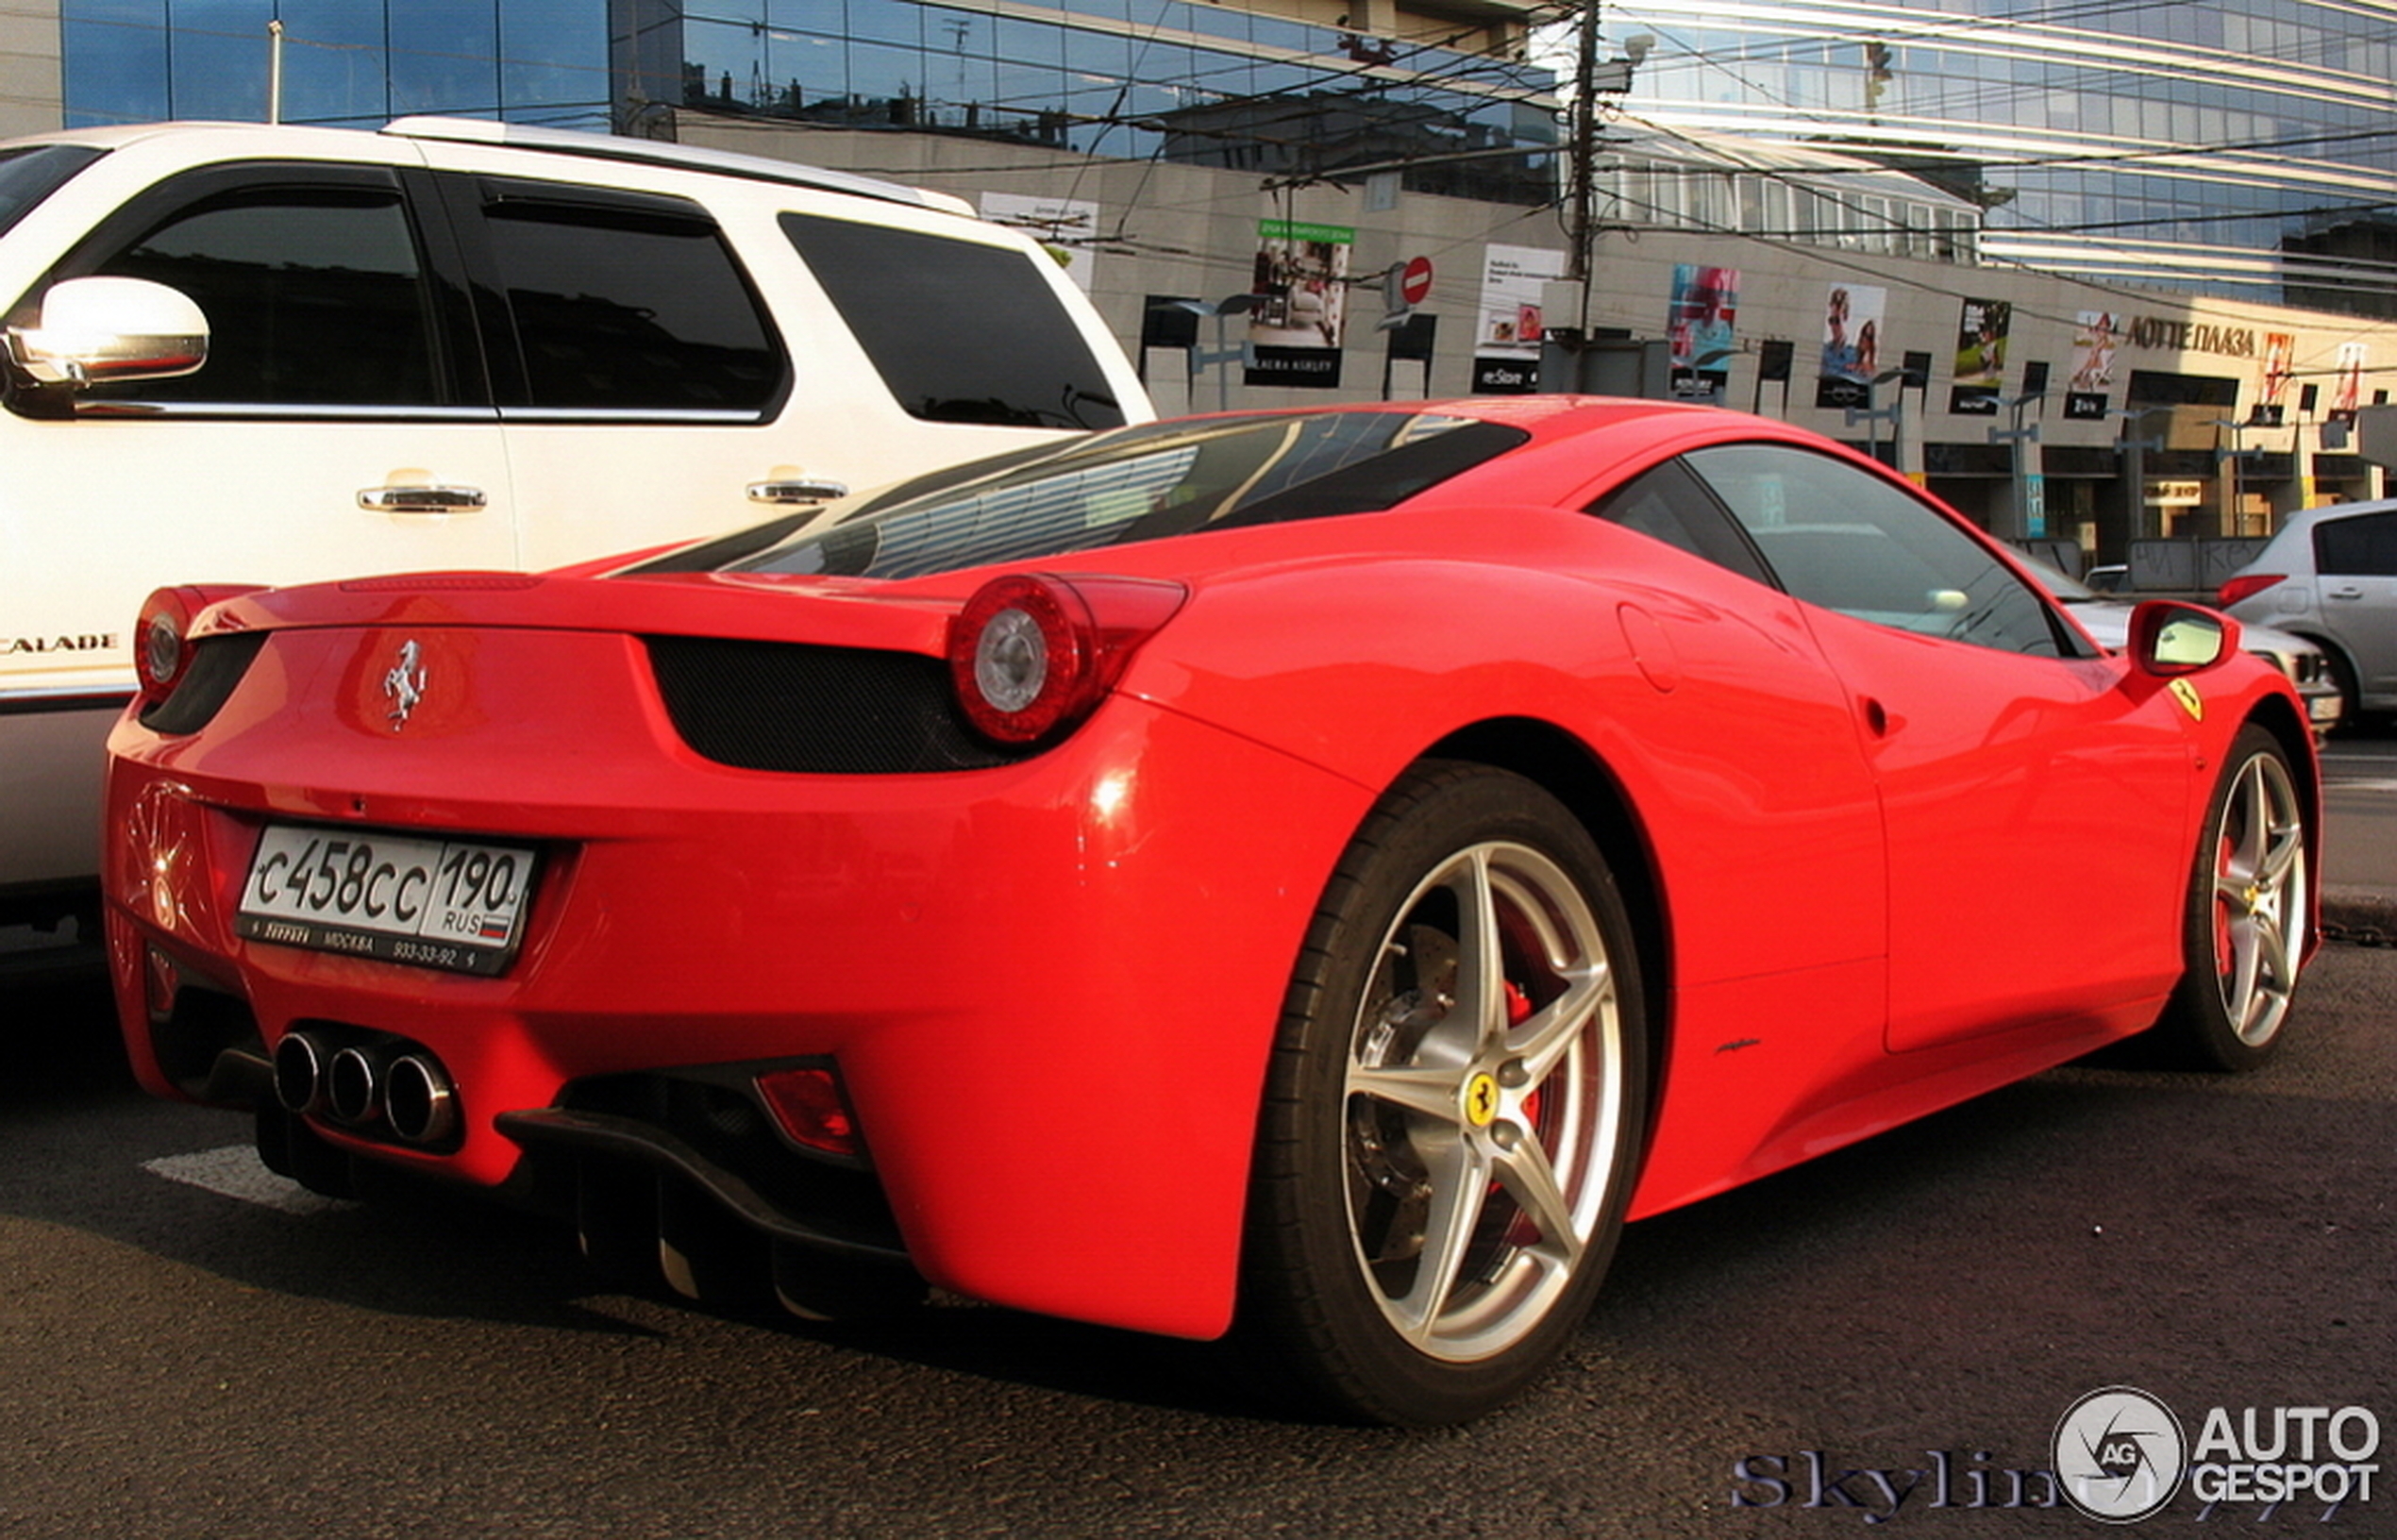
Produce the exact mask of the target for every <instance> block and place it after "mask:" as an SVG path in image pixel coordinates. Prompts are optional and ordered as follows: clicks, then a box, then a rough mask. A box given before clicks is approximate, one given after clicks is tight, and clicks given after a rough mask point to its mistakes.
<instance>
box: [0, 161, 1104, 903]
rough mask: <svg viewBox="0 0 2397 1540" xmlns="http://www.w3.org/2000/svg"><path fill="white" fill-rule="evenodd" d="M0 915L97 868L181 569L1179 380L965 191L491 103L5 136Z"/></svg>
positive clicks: (750, 468)
mask: <svg viewBox="0 0 2397 1540" xmlns="http://www.w3.org/2000/svg"><path fill="white" fill-rule="evenodd" d="M0 303H5V304H6V305H7V306H8V309H7V311H6V314H5V316H4V317H0V321H5V325H6V359H5V360H0V377H5V383H4V384H0V404H5V407H6V410H0V466H5V471H0V927H14V928H21V927H25V926H33V927H38V928H42V929H54V928H56V927H57V925H58V922H59V920H60V919H62V918H66V917H71V916H75V915H76V914H78V913H80V912H82V911H81V907H80V906H82V905H83V904H84V903H86V902H88V900H89V897H90V895H91V891H92V888H91V884H92V879H93V874H94V873H95V871H96V870H97V841H96V835H97V832H98V829H97V823H98V812H97V797H96V792H97V787H98V781H99V774H98V772H99V764H100V743H101V740H102V738H103V737H104V735H105V733H106V729H107V727H108V724H109V721H110V720H111V719H112V717H113V716H114V714H115V712H116V711H118V709H119V708H121V707H122V705H123V704H124V702H125V700H126V698H127V697H128V696H129V695H131V692H132V679H133V668H132V654H131V652H130V650H129V646H128V644H129V643H130V642H131V640H132V636H131V633H132V630H133V617H134V614H135V611H136V610H137V609H138V607H139V606H140V604H141V602H142V597H143V596H144V595H145V594H148V593H149V592H150V591H151V590H152V589H155V588H158V587H160V586H164V585H168V584H174V583H185V582H203V581H219V580H223V581H239V582H256V583H290V582H295V581H301V580H305V579H310V578H327V577H339V576H347V575H352V574H363V573H372V572H389V571H397V570H409V569H413V570H424V569H428V568H431V569H439V568H468V567H483V568H489V567H531V568H538V567H545V566H554V565H558V564H561V563H563V562H567V561H577V560H580V559H584V558H589V557H595V556H599V555H603V554H606V553H610V552H614V551H622V550H627V549H631V548H634V547H639V546H645V545H650V544H661V543H663V542H668V541H675V540H680V539H685V538H689V537H692V536H696V535H701V534H706V533H709V532H711V531H714V530H719V529H727V528H730V527H735V526H739V525H743V524H748V523H754V522H756V521H757V520H759V519H761V518H766V517H770V516H772V513H773V510H774V509H775V508H777V507H782V508H787V509H789V510H791V511H794V513H795V514H796V513H803V512H805V511H808V510H810V509H812V508H813V506H814V505H815V504H816V503H818V502H820V501H822V500H823V499H824V498H826V497H828V496H831V495H837V493H838V491H839V490H840V489H841V488H844V487H863V486H868V485H874V484H877V483H880V482H884V481H889V480H894V479H897V478H898V477H903V476H908V475H913V474H915V473H918V472H922V471H926V470H930V469H933V468H936V467H940V466H945V465H948V464H952V463H954V462H956V461H959V460H966V459H969V458H974V457H979V456H981V455H985V454H989V453H992V452H995V451H997V450H1002V449H1005V448H1009V447H1012V446H1013V445H1014V444H1020V443H1025V442H1028V441H1029V440H1031V439H1036V438H1048V437H1053V436H1054V435H1055V434H1057V433H1058V432H1060V431H1064V430H1071V429H1081V428H1092V427H1110V426H1113V425H1115V424H1118V423H1122V422H1125V421H1127V420H1131V421H1142V420H1146V419H1147V418H1148V416H1149V415H1150V411H1149V408H1148V401H1147V398H1146V397H1145V396H1144V395H1143V394H1142V393H1141V390H1140V386H1139V384H1138V383H1137V381H1136V380H1135V378H1134V377H1133V376H1132V374H1131V369H1130V366H1129V365H1128V364H1127V362H1126V361H1125V360H1124V358H1123V356H1122V354H1121V352H1120V351H1119V350H1118V349H1117V348H1116V346H1115V343H1114V342H1113V341H1112V340H1111V339H1110V338H1109V337H1108V335H1107V333H1106V332H1105V330H1104V328H1103V327H1102V326H1100V325H1099V323H1098V317H1097V315H1096V313H1095V312H1094V311H1093V310H1091V307H1090V305H1089V304H1088V302H1087V301H1086V300H1085V299H1084V298H1083V297H1082V295H1081V293H1079V292H1078V291H1077V290H1075V289H1074V288H1073V287H1072V285H1071V284H1070V283H1068V282H1066V281H1065V279H1064V276H1063V275H1062V274H1061V272H1060V270H1059V269H1058V267H1057V265H1056V264H1055V263H1054V262H1053V261H1051V260H1050V259H1048V257H1047V256H1046V255H1045V254H1044V253H1042V252H1041V251H1040V250H1039V248H1038V247H1036V246H1034V245H1033V244H1032V243H1031V242H1030V241H1028V240H1026V239H1025V238H1024V237H1022V236H1021V235H1019V234H1016V233H1014V232H1012V231H1009V230H1006V229H1002V228H1000V227H998V226H993V225H989V224H985V223H983V222H981V221H980V220H977V219H975V218H973V217H972V214H971V210H970V209H968V207H967V206H966V205H965V204H964V203H963V202H962V201H960V200H958V199H955V198H951V197H947V196H946V195H943V194H937V193H930V192H918V191H915V190H913V189H908V188H903V187H898V186H894V185H890V184H886V183H881V182H876V181H872V180H869V179H866V178H863V177H858V176H846V175H843V174H840V173H833V172H820V171H814V170H812V169H809V168H806V167H801V166H795V165H790V164H786V163H783V162H779V161H773V160H764V159H752V158H749V157H746V156H732V155H724V154H718V153H713V152H708V151H699V150H684V149H681V148H679V147H678V146H674V145H667V144H658V143H654V142H648V141H642V140H626V139H612V138H606V137H602V136H595V135H586V134H569V133H560V132H554V131H543V130H537V129H526V128H522V127H518V126H501V125H498V124H494V123H478V122H466V121H456V120H443V119H405V120H402V121H400V122H397V123H394V124H393V125H391V126H389V127H387V128H385V129H384V130H382V131H381V132H379V133H361V132H357V131H352V130H341V129H310V128H288V127H275V128H270V127H264V126H246V125H215V124H206V125H204V124H165V125H152V126H139V127H126V128H112V129H104V130H91V131H78V132H69V133H60V134H57V135H54V136H49V137H45V138H42V139H33V140H19V141H15V142H8V143H6V144H0Z"/></svg>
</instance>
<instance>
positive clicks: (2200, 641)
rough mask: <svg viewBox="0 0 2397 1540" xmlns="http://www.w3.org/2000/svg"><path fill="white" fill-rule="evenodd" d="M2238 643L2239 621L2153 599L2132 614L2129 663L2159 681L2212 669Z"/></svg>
mask: <svg viewBox="0 0 2397 1540" xmlns="http://www.w3.org/2000/svg"><path fill="white" fill-rule="evenodd" d="M2237 643H2238V621H2235V620H2233V619H2232V618H2231V617H2230V616H2228V615H2222V614H2217V613H2215V612H2214V611H2211V610H2203V609H2200V608H2199V607H2198V606H2196V605H2193V604H2178V603H2175V602H2173V601H2172V600H2170V599H2154V600H2150V601H2149V602H2148V603H2146V604H2142V605H2140V606H2139V607H2138V608H2137V610H2134V611H2131V657H2132V660H2133V661H2136V662H2137V664H2138V667H2139V670H2140V672H2142V673H2145V674H2153V675H2154V676H2156V677H2157V678H2175V677H2177V676H2179V675H2183V674H2194V673H2196V672H2198V671H2199V670H2200V669H2205V668H2212V667H2213V666H2214V665H2215V664H2216V663H2219V662H2221V661H2222V660H2223V659H2225V658H2227V657H2229V656H2230V654H2231V649H2232V648H2233V647H2234V646H2235V645H2236V644H2237Z"/></svg>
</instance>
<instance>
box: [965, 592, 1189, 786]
mask: <svg viewBox="0 0 2397 1540" xmlns="http://www.w3.org/2000/svg"><path fill="white" fill-rule="evenodd" d="M1188 596H1189V591H1188V590H1186V589H1184V588H1183V587H1182V585H1181V584H1179V583H1170V582H1161V581H1158V580H1156V579H1153V578H1070V579H1068V578H1058V577H1052V576H1050V575H1049V574H1047V573H1016V574H1012V575H1010V576H1008V577H1005V578H994V579H993V580H991V581H990V582H987V583H985V584H983V585H982V586H981V589H979V590H977V591H976V593H975V594H974V596H973V597H972V598H970V599H968V600H966V601H965V608H964V610H963V611H959V613H958V616H957V618H956V619H955V620H954V621H952V622H950V623H949V633H948V672H949V682H950V684H951V686H952V688H954V689H955V691H956V692H957V702H958V706H959V708H960V709H961V710H963V711H964V713H965V720H966V722H967V723H968V724H970V725H971V726H972V728H974V730H975V731H976V732H979V733H981V735H982V736H983V737H985V738H987V739H989V740H990V741H991V742H993V743H995V744H1008V745H1019V746H1028V745H1033V744H1038V743H1041V742H1044V741H1046V740H1048V739H1051V738H1054V737H1058V736H1061V735H1063V734H1064V733H1065V732H1066V731H1069V730H1070V729H1071V728H1073V727H1074V725H1075V724H1076V723H1079V722H1080V721H1081V719H1082V718H1083V717H1085V716H1087V715H1089V714H1090V711H1091V709H1092V708H1093V707H1095V706H1097V705H1098V702H1099V699H1100V698H1101V697H1102V696H1104V695H1106V694H1107V692H1108V690H1109V689H1110V688H1112V687H1113V686H1114V684H1115V680H1116V679H1117V678H1119V677H1121V675H1122V673H1123V669H1124V664H1125V662H1126V661H1129V659H1130V658H1131V653H1132V649H1134V648H1135V647H1137V646H1139V645H1140V644H1141V643H1143V642H1145V641H1147V640H1148V637H1149V636H1150V635H1152V634H1153V633H1154V632H1155V631H1156V630H1157V628H1159V627H1161V626H1163V625H1165V622H1166V621H1168V620H1170V619H1172V618H1173V614H1174V611H1177V610H1179V609H1181V608H1182V600H1183V599H1185V598H1187V597H1188Z"/></svg>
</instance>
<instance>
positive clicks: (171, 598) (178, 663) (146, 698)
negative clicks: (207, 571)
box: [133, 584, 257, 711]
mask: <svg viewBox="0 0 2397 1540" xmlns="http://www.w3.org/2000/svg"><path fill="white" fill-rule="evenodd" d="M255 592H257V590H256V588H255V587H254V586H236V585H230V584H227V585H221V586H216V587H199V586H189V585H187V586H185V587H182V588H161V589H159V590H158V591H157V592H156V593H154V594H151V595H150V596H149V597H148V598H147V599H144V600H143V601H142V618H141V619H140V620H139V621H137V622H136V623H135V625H134V628H133V635H134V641H133V671H134V674H135V676H136V678H137V679H138V681H139V682H138V686H137V691H136V694H137V695H138V698H139V704H140V706H141V709H142V711H149V710H151V709H152V708H153V707H156V706H158V705H159V704H160V703H162V702H163V701H164V700H165V699H166V697H167V696H169V695H173V694H174V693H175V687H176V685H177V684H180V683H181V682H182V680H183V671H184V670H185V669H187V668H189V667H190V666H191V663H192V648H191V643H190V637H191V634H192V623H193V621H195V620H197V619H198V618H199V614H200V611H203V610H205V609H207V608H208V607H209V606H210V605H211V604H214V603H216V602H217V601H218V600H219V599H229V598H233V597H236V596H237V595H240V594H251V593H255Z"/></svg>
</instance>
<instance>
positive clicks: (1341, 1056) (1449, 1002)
mask: <svg viewBox="0 0 2397 1540" xmlns="http://www.w3.org/2000/svg"><path fill="white" fill-rule="evenodd" d="M1461 915H1479V916H1480V917H1481V918H1480V920H1479V922H1478V923H1475V924H1470V925H1466V924H1460V923H1459V918H1460V916H1461ZM1476 936H1479V937H1481V938H1483V939H1482V940H1481V942H1480V943H1479V944H1476V942H1475V941H1474V940H1473V938H1474V937H1476ZM1477 953H1480V954H1483V955H1482V956H1480V957H1477V955H1476V954H1477ZM1490 960H1495V961H1496V963H1498V966H1497V967H1496V968H1495V969H1493V968H1490V967H1486V966H1480V965H1478V964H1479V963H1483V962H1485V961H1490ZM1460 1002H1462V1005H1463V1008H1462V1009H1460V1008H1459V1005H1460ZM1647 1054H1648V1044H1647V1030H1646V1018H1645V1013H1644V1011H1643V1002H1642V997H1641V993H1640V979H1639V968H1638V963H1637V960H1636V953H1635V951H1634V940H1633V933H1632V929H1631V922H1630V918H1629V916H1628V914H1627V913H1626V912H1625V908H1624V904H1623V900H1622V897H1621V896H1620V895H1619V893H1618V890H1617V888H1616V884H1615V881H1614V879H1613V877H1612V876H1611V875H1610V873H1609V871H1608V869H1607V864H1606V862H1605V859H1604V858H1603V857H1602V856H1601V854H1600V851H1599V848H1598V846H1597V845H1596V843H1595V842H1594V841H1593V840H1592V839H1591V838H1590V836H1589V833H1588V831H1587V830H1585V829H1584V828H1583V827H1582V826H1581V824H1580V823H1579V822H1578V821H1576V820H1575V819H1574V817H1573V816H1572V814H1571V813H1569V812H1567V811H1566V809H1565V808H1564V806H1563V805H1562V804H1560V803H1559V802H1558V801H1557V800H1556V799H1555V798H1554V797H1552V796H1551V795H1548V793H1546V792H1544V791H1542V790H1541V789H1540V788H1539V787H1538V786H1536V785H1534V784H1533V783H1532V782H1531V781H1528V780H1525V779H1523V778H1520V777H1518V776H1515V775H1511V774H1507V773H1504V772H1500V771H1496V770H1491V769H1486V768H1483V767H1479V766H1469V765H1457V764H1429V765H1426V766H1423V767H1421V768H1420V769H1418V770H1417V771H1416V772H1414V773H1413V774H1411V775H1409V776H1408V777H1407V778H1405V779H1403V780H1401V781H1400V784H1399V785H1398V786H1397V787H1395V788H1394V789H1393V790H1392V791H1391V792H1390V793H1389V794H1388V795H1386V796H1385V797H1384V798H1383V800H1382V802H1381V804H1380V805H1379V806H1378V807H1377V808H1376V810H1375V812H1373V814H1372V815H1371V816H1370V817H1369V818H1368V819H1367V820H1366V825H1365V827H1364V828H1363V829H1361V830H1360V831H1359V833H1358V834H1357V836H1356V839H1355V840H1354V841H1353V842H1352V843H1351V845H1349V850H1348V851H1347V853H1346V854H1345V855H1344V856H1343V857H1342V859H1341V862H1340V864H1339V866H1338V868H1337V869H1336V870H1335V872H1334V873H1333V879H1332V882H1331V885H1330V887H1329V888H1328V889H1327V890H1326V892H1325V894H1324V897H1323V901H1322V903H1321V904H1320V905H1319V906H1318V908H1317V911H1316V919H1315V923H1314V925H1313V927H1312V929H1311V930H1310V932H1309V935H1308V941H1307V946H1306V949H1305V951H1304V952H1303V954H1302V955H1301V956H1300V958H1299V963H1298V967H1297V969H1296V973H1295V976H1294V978H1293V979H1292V981H1291V986H1290V992H1289V995H1288V996H1287V998H1286V1000H1285V1002H1284V1005H1283V1010H1282V1024H1281V1030H1280V1035H1279V1038H1278V1040H1277V1042H1276V1046H1275V1050H1274V1055H1273V1062H1272V1066H1271V1071H1270V1076H1269V1080H1268V1084H1267V1089H1266V1102H1265V1107H1264V1112H1263V1115H1262V1118H1261V1120H1260V1127H1259V1133H1258V1144H1257V1154H1256V1165H1255V1172H1254V1177H1253V1186H1252V1189H1251V1195H1250V1203H1249V1234H1248V1247H1247V1254H1246V1256H1245V1258H1244V1265H1243V1278H1242V1302H1241V1318H1240V1323H1239V1326H1238V1328H1237V1330H1236V1332H1235V1340H1236V1342H1237V1343H1238V1344H1239V1346H1240V1347H1241V1348H1242V1349H1244V1350H1245V1352H1246V1353H1247V1355H1248V1356H1249V1360H1250V1363H1251V1364H1252V1367H1254V1368H1258V1369H1262V1370H1263V1371H1264V1373H1265V1375H1266V1378H1267V1379H1268V1381H1270V1382H1271V1383H1272V1384H1273V1386H1274V1388H1275V1389H1276V1390H1277V1391H1278V1392H1279V1393H1280V1394H1282V1396H1284V1397H1285V1398H1291V1397H1295V1398H1297V1399H1298V1400H1299V1401H1301V1402H1302V1403H1304V1404H1306V1405H1308V1406H1309V1407H1311V1408H1312V1409H1315V1410H1318V1411H1323V1412H1328V1413H1331V1414H1333V1415H1336V1416H1340V1417H1343V1418H1349V1419H1361V1420H1366V1421H1371V1422H1383V1423H1396V1424H1403V1425H1412V1426H1425V1427H1429V1426H1437V1425H1441V1424H1446V1423H1453V1422H1460V1421H1463V1420H1465V1419H1467V1418H1470V1417H1474V1416H1478V1415H1480V1414H1483V1413H1484V1412H1487V1411H1489V1410H1490V1409H1492V1408H1493V1407H1496V1406H1498V1405H1500V1403H1502V1402H1504V1401H1506V1400H1507V1399H1509V1398H1512V1397H1514V1396H1515V1395H1516V1394H1517V1393H1518V1392H1519V1391H1520V1390H1521V1389H1522V1388H1523V1387H1524V1386H1525V1385H1526V1384H1527V1383H1528V1382H1529V1381H1531V1380H1532V1379H1533V1378H1534V1376H1536V1375H1537V1374H1538V1373H1539V1372H1540V1371H1541V1370H1542V1369H1544V1368H1545V1367H1546V1366H1547V1365H1548V1364H1550V1363H1551V1361H1552V1360H1553V1359H1554V1358H1555V1357H1556V1355H1557V1354H1558V1353H1559V1352H1560V1351H1562V1350H1563V1348H1564V1347H1565V1346H1566V1344H1567V1341H1569V1340H1570V1338H1571V1336H1572V1333H1573V1331H1575V1329H1576V1328H1577V1327H1578V1326H1579V1325H1580V1323H1581V1321H1582V1320H1583V1318H1584V1315H1585V1314H1587V1313H1588V1309H1589V1304H1590V1301H1591V1299H1592V1297H1594V1296H1595V1295H1596V1293H1597V1291H1598V1287H1599V1284H1600V1282H1601V1280H1602V1278H1603V1277H1604V1275H1605V1272H1606V1268H1607V1264H1608V1263H1609V1262H1610V1261H1611V1260H1612V1258H1613V1255H1614V1250H1615V1243H1616V1239H1617V1237H1618V1233H1619V1232H1620V1230H1621V1225H1622V1212H1623V1208H1624V1204H1625V1201H1626V1199H1627V1197H1628V1196H1629V1194H1630V1192H1631V1187H1632V1180H1633V1177H1634V1170H1633V1167H1634V1163H1635V1161H1636V1152H1637V1151H1638V1150H1639V1149H1640V1147H1641V1125H1642V1121H1643V1119H1644V1116H1645V1112H1646V1101H1647V1095H1646V1084H1647V1080H1646V1075H1647Z"/></svg>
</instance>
